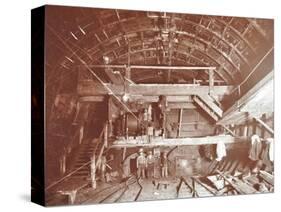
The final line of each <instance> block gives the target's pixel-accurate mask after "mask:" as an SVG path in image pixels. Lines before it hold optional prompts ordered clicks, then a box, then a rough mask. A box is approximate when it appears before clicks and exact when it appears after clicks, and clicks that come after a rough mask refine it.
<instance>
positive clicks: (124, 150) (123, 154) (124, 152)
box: [122, 147, 127, 161]
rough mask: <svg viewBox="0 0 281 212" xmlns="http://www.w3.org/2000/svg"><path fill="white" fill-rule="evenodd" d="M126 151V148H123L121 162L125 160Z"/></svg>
mask: <svg viewBox="0 0 281 212" xmlns="http://www.w3.org/2000/svg"><path fill="white" fill-rule="evenodd" d="M126 151H127V148H126V147H124V148H123V153H122V161H124V160H125V158H126Z"/></svg>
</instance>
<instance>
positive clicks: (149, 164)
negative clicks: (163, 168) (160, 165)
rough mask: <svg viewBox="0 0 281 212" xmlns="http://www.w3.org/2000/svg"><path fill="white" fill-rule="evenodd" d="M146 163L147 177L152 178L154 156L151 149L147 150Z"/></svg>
mask: <svg viewBox="0 0 281 212" xmlns="http://www.w3.org/2000/svg"><path fill="white" fill-rule="evenodd" d="M146 163H147V177H148V178H153V177H154V156H153V154H152V151H149V152H148V156H147V158H146Z"/></svg>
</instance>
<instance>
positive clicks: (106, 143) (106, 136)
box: [103, 123, 108, 147]
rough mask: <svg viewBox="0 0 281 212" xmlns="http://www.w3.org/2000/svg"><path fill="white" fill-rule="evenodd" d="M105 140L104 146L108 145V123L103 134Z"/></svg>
mask: <svg viewBox="0 0 281 212" xmlns="http://www.w3.org/2000/svg"><path fill="white" fill-rule="evenodd" d="M103 138H104V139H103V140H104V147H107V146H108V123H106V124H105V128H104V134H103Z"/></svg>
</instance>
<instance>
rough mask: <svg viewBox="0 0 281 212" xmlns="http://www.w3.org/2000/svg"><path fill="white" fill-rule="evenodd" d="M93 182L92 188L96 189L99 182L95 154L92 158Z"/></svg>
mask: <svg viewBox="0 0 281 212" xmlns="http://www.w3.org/2000/svg"><path fill="white" fill-rule="evenodd" d="M91 183H92V188H93V189H96V187H97V182H96V156H95V155H93V156H92V158H91Z"/></svg>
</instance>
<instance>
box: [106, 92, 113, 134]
mask: <svg viewBox="0 0 281 212" xmlns="http://www.w3.org/2000/svg"><path fill="white" fill-rule="evenodd" d="M107 105H108V108H107V113H108V117H107V119H108V136H109V137H111V136H112V130H113V129H112V128H113V126H112V115H113V114H112V107H113V102H112V97H111V96H109V98H108V104H107Z"/></svg>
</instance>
